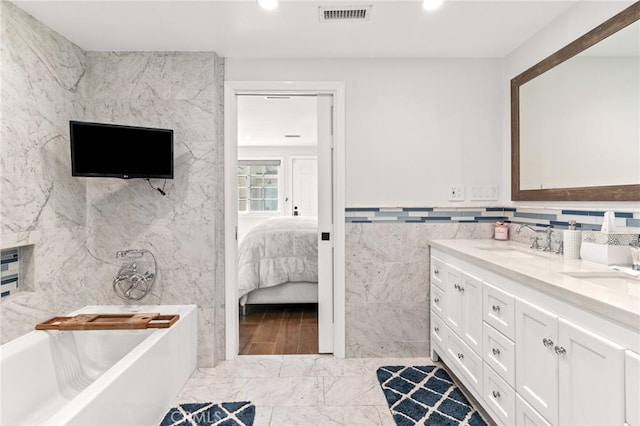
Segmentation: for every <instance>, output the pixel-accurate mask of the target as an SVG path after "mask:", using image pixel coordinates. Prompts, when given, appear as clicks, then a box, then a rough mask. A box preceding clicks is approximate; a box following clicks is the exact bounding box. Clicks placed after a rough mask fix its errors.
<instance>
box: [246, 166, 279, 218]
mask: <svg viewBox="0 0 640 426" xmlns="http://www.w3.org/2000/svg"><path fill="white" fill-rule="evenodd" d="M279 177H280V160H239V161H238V211H239V212H277V211H279V210H280V206H279V197H278V186H279Z"/></svg>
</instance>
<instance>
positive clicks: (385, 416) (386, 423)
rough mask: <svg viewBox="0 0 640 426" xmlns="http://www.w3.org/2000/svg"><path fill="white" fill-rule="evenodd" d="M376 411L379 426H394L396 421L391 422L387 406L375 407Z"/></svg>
mask: <svg viewBox="0 0 640 426" xmlns="http://www.w3.org/2000/svg"><path fill="white" fill-rule="evenodd" d="M376 410H378V414H379V415H380V424H381V425H382V426H396V421H395V420H393V416H392V415H391V410H389V406H387V405H377V406H376Z"/></svg>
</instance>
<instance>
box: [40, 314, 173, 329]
mask: <svg viewBox="0 0 640 426" xmlns="http://www.w3.org/2000/svg"><path fill="white" fill-rule="evenodd" d="M179 318H180V315H160V314H156V313H145V314H80V315H76V316H73V317H53V318H51V319H49V320H47V321H44V322H41V323H40V324H37V325H36V330H133V329H143V328H169V327H171V326H172V325H173V324H175V322H176V321H178V319H179Z"/></svg>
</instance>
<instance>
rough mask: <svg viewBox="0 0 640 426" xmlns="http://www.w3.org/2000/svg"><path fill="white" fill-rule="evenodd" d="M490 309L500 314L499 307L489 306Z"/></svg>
mask: <svg viewBox="0 0 640 426" xmlns="http://www.w3.org/2000/svg"><path fill="white" fill-rule="evenodd" d="M491 309H492V310H493V312H500V306H498V305H493V306H491Z"/></svg>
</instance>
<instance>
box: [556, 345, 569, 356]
mask: <svg viewBox="0 0 640 426" xmlns="http://www.w3.org/2000/svg"><path fill="white" fill-rule="evenodd" d="M554 349H555V351H556V353H557V354H558V355H564V354H566V353H567V350H566V349H565V348H563V347H562V346H556V347H555V348H554Z"/></svg>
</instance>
